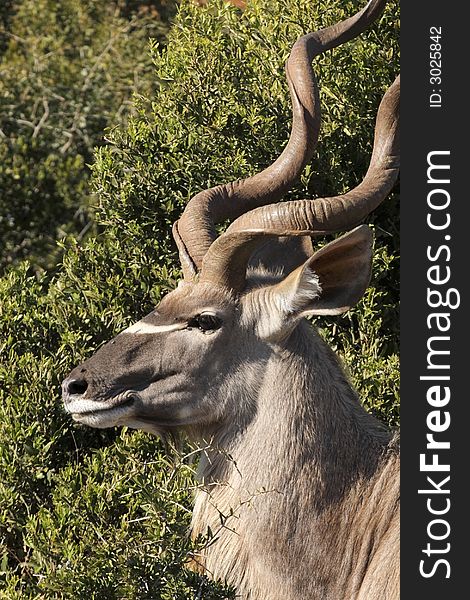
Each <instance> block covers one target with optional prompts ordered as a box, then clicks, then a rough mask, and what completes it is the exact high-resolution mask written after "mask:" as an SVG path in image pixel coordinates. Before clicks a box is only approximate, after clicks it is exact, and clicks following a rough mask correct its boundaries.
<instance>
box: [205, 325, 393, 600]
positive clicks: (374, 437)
mask: <svg viewBox="0 0 470 600" xmlns="http://www.w3.org/2000/svg"><path fill="white" fill-rule="evenodd" d="M312 336H313V337H314V339H313V340H312ZM263 372H264V377H263V381H262V383H261V385H260V386H259V388H258V390H257V397H256V402H255V403H254V405H255V406H256V410H255V411H254V414H253V415H252V417H251V418H250V420H249V422H248V423H239V426H240V427H239V428H238V430H237V431H235V428H233V427H232V428H230V429H229V428H222V429H220V430H218V431H216V432H214V434H213V438H212V443H211V447H210V448H209V449H208V450H207V451H206V452H205V453H203V457H202V460H201V465H200V475H201V479H202V482H203V489H204V491H203V492H201V493H200V494H199V495H198V497H197V500H196V506H195V513H194V518H193V533H195V534H198V533H206V531H207V526H210V528H211V530H212V531H213V532H215V533H217V535H219V536H220V539H221V542H220V544H221V545H222V546H225V550H224V552H225V554H226V556H227V558H226V564H225V565H224V564H223V562H224V561H222V565H221V562H220V556H217V560H214V561H213V562H212V561H210V560H209V562H210V563H211V568H212V569H215V571H216V574H217V573H218V574H219V575H220V576H226V573H227V570H230V568H233V565H232V567H230V561H232V563H233V562H234V561H240V560H242V558H241V556H242V555H243V552H242V550H243V549H241V548H240V547H238V548H235V547H236V545H237V541H235V542H234V541H233V539H232V541H230V539H231V534H230V532H231V531H232V530H233V529H236V530H237V534H238V538H237V540H240V539H242V538H243V535H244V534H243V530H244V528H245V527H246V528H247V531H248V532H250V531H251V532H254V531H255V530H256V531H257V533H256V536H257V537H258V539H262V538H263V536H264V534H265V532H266V531H273V530H274V531H275V532H276V540H277V541H276V544H280V545H281V546H282V540H284V541H286V543H287V540H288V539H290V538H291V537H292V535H293V532H294V531H295V530H296V528H297V527H299V526H301V527H302V528H305V526H306V525H305V524H304V521H307V520H308V524H309V525H308V526H309V527H311V524H312V523H313V522H315V519H317V518H318V519H321V515H322V514H326V513H329V509H331V508H332V507H336V509H338V508H339V509H340V505H341V504H342V503H344V502H351V501H352V499H353V498H355V499H356V501H357V499H358V498H360V497H363V496H364V490H366V489H367V488H368V487H371V486H373V485H374V482H375V481H376V480H377V479H378V478H380V471H381V469H382V468H383V463H384V456H385V454H386V450H387V447H388V445H389V442H390V436H389V435H388V434H387V433H386V432H385V431H384V429H383V428H382V427H381V425H380V424H379V423H378V421H376V420H375V419H374V418H373V417H372V416H370V415H369V414H368V413H366V412H365V410H364V409H363V408H362V406H361V405H360V404H359V402H358V400H357V397H356V394H355V392H354V391H353V390H352V388H351V386H350V384H349V383H348V381H347V378H346V377H345V375H344V373H343V371H342V369H341V367H340V365H339V363H338V361H337V359H336V357H335V356H334V354H333V353H332V352H331V351H330V350H329V348H328V347H327V346H326V345H325V344H324V343H323V342H322V341H321V340H320V339H319V337H318V335H317V334H316V333H314V332H313V331H312V330H311V328H310V327H309V326H308V325H307V324H301V325H300V326H299V327H297V329H296V331H295V332H294V334H293V335H291V337H290V338H289V339H288V340H287V341H286V342H285V343H284V346H283V347H282V348H277V349H275V350H274V352H273V354H272V355H271V357H270V359H269V361H268V363H267V365H266V366H265V368H264V371H263ZM228 430H229V431H230V433H227V431H228ZM359 488H360V489H361V491H360V492H358V489H359ZM336 512H338V511H336ZM340 512H341V511H340ZM315 515H316V517H315ZM350 525H351V524H350V523H349V524H347V526H350ZM221 530H222V531H221ZM246 535H249V533H247V534H246ZM253 535H255V534H253ZM224 540H225V541H224ZM239 545H240V544H239ZM267 546H269V540H266V547H267ZM229 550H232V557H231V558H230V552H229ZM212 551H213V552H214V553H216V552H217V548H216V546H215V545H214V548H213V549H212V550H211V552H212ZM240 553H241V554H240ZM281 553H282V550H281ZM208 556H209V555H208ZM209 558H210V556H209ZM245 558H246V562H247V566H246V568H245V571H246V569H249V564H250V559H249V557H248V556H246V557H245ZM245 577H249V575H245ZM234 583H236V584H237V585H242V584H243V582H241V581H240V580H237V579H235V580H234ZM250 585H252V583H247V586H248V587H250ZM279 585H280V584H279ZM242 587H243V585H242ZM253 597H255V596H253ZM260 597H262V595H261V596H260ZM266 597H268V596H266ZM274 597H278V596H274ZM285 597H286V598H287V597H290V596H289V595H288V593H287V591H286V596H285ZM250 598H251V596H250Z"/></svg>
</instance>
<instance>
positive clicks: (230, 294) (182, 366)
mask: <svg viewBox="0 0 470 600" xmlns="http://www.w3.org/2000/svg"><path fill="white" fill-rule="evenodd" d="M384 5H385V1H384V0H371V1H370V2H369V3H368V4H367V6H366V7H365V8H364V9H363V10H361V11H360V12H358V13H357V14H356V15H354V16H353V17H351V18H349V19H346V20H345V21H343V22H342V23H340V24H337V25H334V26H332V27H329V28H326V29H323V30H320V31H317V32H314V33H310V34H308V35H305V36H303V37H301V38H300V39H299V40H298V41H297V42H296V44H295V45H294V46H293V48H292V51H291V54H290V56H289V59H288V61H287V64H286V73H287V80H288V83H289V88H290V94H291V99H292V105H293V123H292V131H291V136H290V139H289V142H288V144H287V146H286V148H285V149H284V151H283V152H282V154H281V155H280V156H279V158H278V159H277V160H276V161H275V162H274V163H273V164H272V165H270V166H269V167H267V168H266V169H265V170H264V171H262V172H261V173H258V174H256V175H254V176H253V177H250V178H248V179H245V180H242V181H236V182H231V183H228V184H225V185H220V186H217V187H215V188H211V189H208V190H205V191H203V192H201V193H199V194H198V195H197V196H195V197H194V198H193V199H192V200H191V201H190V202H189V203H188V205H187V207H186V209H185V211H184V212H183V214H182V216H181V218H180V220H179V221H177V222H176V223H175V224H174V227H173V235H174V238H175V241H176V244H177V246H178V249H179V255H180V261H181V265H182V269H183V280H182V281H181V282H180V284H179V285H178V287H177V289H176V290H174V291H173V292H171V293H170V294H168V295H167V296H166V297H165V298H164V299H163V300H162V302H161V303H160V304H159V305H158V306H157V307H156V309H155V310H154V311H152V312H151V313H150V314H148V315H147V316H146V317H144V318H143V319H142V320H140V321H138V322H137V323H135V324H134V325H132V326H131V327H129V328H128V329H126V330H125V331H123V332H122V333H120V334H119V335H118V336H117V337H116V338H114V339H113V340H111V341H110V342H108V343H107V344H106V345H104V346H103V347H102V348H101V349H100V350H98V352H96V354H95V355H94V356H92V357H91V358H90V359H88V360H87V361H85V362H84V363H83V364H82V365H80V366H78V367H77V368H75V369H74V370H73V371H72V372H71V373H70V375H69V377H68V378H67V379H66V380H65V381H64V382H63V398H64V403H65V408H66V410H67V411H68V412H69V413H71V414H72V417H73V418H74V419H75V420H76V421H78V422H80V423H85V424H87V425H90V426H93V427H111V426H115V425H127V426H130V427H134V428H139V429H144V430H147V431H152V432H156V433H165V432H169V431H170V432H171V431H174V430H177V429H186V430H196V431H204V432H207V431H210V430H211V429H212V430H213V429H214V428H218V427H220V426H221V425H222V424H223V423H224V422H226V421H231V422H234V421H236V422H240V421H247V420H249V419H250V415H252V414H253V413H254V411H256V406H254V404H253V403H254V400H253V399H254V398H256V388H257V386H258V385H259V383H260V380H261V379H262V375H263V365H264V364H266V362H267V361H268V360H269V357H270V356H271V355H272V353H273V352H277V351H279V348H282V345H283V344H284V343H285V341H286V340H287V339H288V338H289V337H290V336H291V335H292V333H293V332H294V331H295V330H296V329H297V327H298V326H299V324H300V323H301V321H302V317H304V316H305V315H325V314H339V313H342V312H344V311H345V310H348V308H350V307H351V306H353V305H354V304H355V303H356V302H357V301H358V300H359V299H360V298H361V296H362V294H363V292H364V290H365V289H366V287H367V285H368V282H369V278H370V270H371V255H372V235H371V232H370V230H369V228H368V227H367V226H365V225H360V226H358V227H356V228H355V229H353V230H352V231H350V232H349V233H346V234H345V235H343V236H342V237H339V238H337V239H336V240H334V241H332V242H330V243H329V244H327V245H326V246H323V247H322V248H321V249H320V250H318V251H317V252H313V249H312V243H311V238H312V236H315V235H317V234H326V233H332V232H338V231H341V230H343V231H344V230H348V229H351V228H352V227H354V226H357V225H358V223H360V222H361V221H362V220H363V219H364V218H365V217H366V216H367V215H368V214H369V213H370V212H371V211H372V210H374V209H375V208H376V207H377V206H378V204H380V202H381V201H382V200H383V199H384V198H385V197H386V196H387V195H388V193H389V192H390V190H391V189H392V187H393V185H394V183H395V180H396V178H397V175H398V167H399V157H398V153H399V150H398V145H399V144H398V101H399V79H397V80H396V81H395V82H394V83H393V85H392V86H391V87H390V88H389V90H388V91H387V92H386V94H385V96H384V98H383V99H382V102H381V104H380V107H379V110H378V114H377V121H376V128H375V140H374V149H373V153H372V158H371V162H370V166H369V169H368V171H367V173H366V175H365V177H364V179H363V181H362V182H361V183H360V184H359V185H358V186H357V187H356V188H354V189H353V190H351V191H349V192H347V193H346V194H344V195H342V196H334V197H329V198H317V199H315V200H296V201H290V202H282V203H278V201H279V200H280V199H281V198H282V196H283V195H284V194H285V192H286V191H287V190H288V189H289V187H290V186H291V185H292V183H293V182H294V181H295V180H296V179H297V177H298V176H299V174H300V173H301V171H302V169H303V168H304V166H305V165H306V163H307V162H308V161H309V160H310V159H311V157H312V154H313V152H314V149H315V145H316V142H317V138H318V132H319V126H320V111H319V99H318V92H317V84H316V81H315V77H314V74H313V71H312V67H311V62H312V60H313V58H314V57H315V56H316V55H318V54H320V53H321V52H323V51H325V50H328V49H330V48H333V47H335V46H337V45H339V44H341V43H344V42H345V41H348V40H349V39H351V38H353V37H355V36H357V35H358V34H359V33H360V32H361V31H363V30H364V29H365V28H366V27H367V26H368V25H369V24H370V23H371V22H372V21H374V20H375V19H376V18H377V17H378V16H379V15H380V13H381V11H382V9H383V7H384ZM226 219H230V220H231V221H232V223H231V225H230V226H229V227H228V229H227V230H226V231H225V232H224V233H223V234H222V235H220V236H219V237H217V235H216V232H215V225H216V224H217V223H220V222H222V221H224V220H226Z"/></svg>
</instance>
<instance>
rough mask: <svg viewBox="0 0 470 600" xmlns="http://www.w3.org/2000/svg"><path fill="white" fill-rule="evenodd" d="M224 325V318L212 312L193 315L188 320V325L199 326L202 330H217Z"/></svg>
mask: <svg viewBox="0 0 470 600" xmlns="http://www.w3.org/2000/svg"><path fill="white" fill-rule="evenodd" d="M221 326H222V319H220V318H219V317H217V316H216V315H211V314H202V315H197V317H193V318H192V319H191V320H190V321H189V322H188V327H193V328H197V329H199V330H200V331H204V332H206V331H207V332H209V331H215V330H216V329H219V328H220V327H221Z"/></svg>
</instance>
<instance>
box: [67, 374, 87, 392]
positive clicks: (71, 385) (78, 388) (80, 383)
mask: <svg viewBox="0 0 470 600" xmlns="http://www.w3.org/2000/svg"><path fill="white" fill-rule="evenodd" d="M62 389H63V390H64V392H65V393H66V394H68V395H70V396H83V394H84V393H85V392H86V391H87V389H88V382H87V380H86V379H84V378H83V377H80V378H77V377H69V378H68V379H66V380H65V381H64V382H63V384H62Z"/></svg>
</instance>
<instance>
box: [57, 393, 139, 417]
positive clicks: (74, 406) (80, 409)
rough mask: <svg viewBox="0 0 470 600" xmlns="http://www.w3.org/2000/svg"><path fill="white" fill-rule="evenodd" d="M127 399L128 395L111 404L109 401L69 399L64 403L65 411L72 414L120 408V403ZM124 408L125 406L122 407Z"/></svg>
mask: <svg viewBox="0 0 470 600" xmlns="http://www.w3.org/2000/svg"><path fill="white" fill-rule="evenodd" d="M127 400H129V397H127V398H125V399H123V400H122V402H120V403H117V404H112V403H111V402H109V401H107V402H106V401H96V400H78V399H77V400H71V401H70V402H68V403H67V404H66V405H65V409H66V411H67V412H69V413H72V414H73V415H81V414H83V413H96V412H101V411H108V410H115V409H118V408H121V404H125V402H126V401H127ZM122 408H125V407H122Z"/></svg>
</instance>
